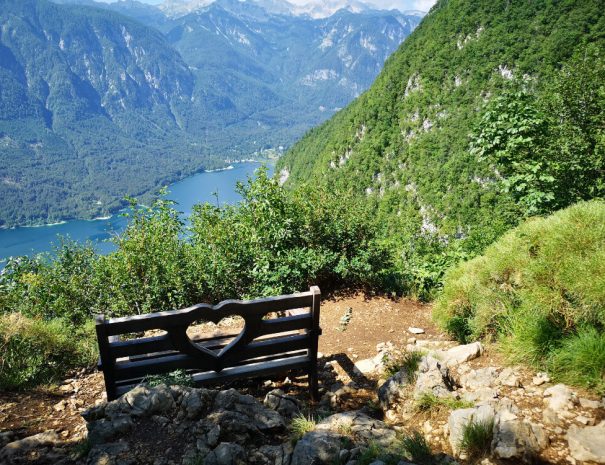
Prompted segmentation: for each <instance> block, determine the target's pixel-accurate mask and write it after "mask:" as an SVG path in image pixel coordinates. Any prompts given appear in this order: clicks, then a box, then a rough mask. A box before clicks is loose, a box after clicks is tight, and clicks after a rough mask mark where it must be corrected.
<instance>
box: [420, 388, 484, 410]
mask: <svg viewBox="0 0 605 465" xmlns="http://www.w3.org/2000/svg"><path fill="white" fill-rule="evenodd" d="M473 405H474V404H473V403H472V402H469V401H466V400H460V399H454V398H453V397H437V396H436V395H435V394H433V393H432V392H423V393H422V394H421V395H420V397H418V399H416V401H415V403H414V408H415V409H416V410H417V411H420V412H428V411H438V410H443V409H447V410H456V409H460V408H469V407H472V406H473Z"/></svg>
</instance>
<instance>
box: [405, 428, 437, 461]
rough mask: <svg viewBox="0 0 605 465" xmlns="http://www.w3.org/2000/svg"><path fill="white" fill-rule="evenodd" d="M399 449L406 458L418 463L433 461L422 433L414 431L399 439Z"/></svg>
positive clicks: (429, 448)
mask: <svg viewBox="0 0 605 465" xmlns="http://www.w3.org/2000/svg"><path fill="white" fill-rule="evenodd" d="M401 449H402V450H403V452H404V454H405V455H406V457H407V458H408V459H410V460H411V461H412V462H414V463H417V464H419V465H429V464H431V463H433V453H432V451H431V447H430V446H429V444H428V442H427V441H426V439H425V438H424V436H423V435H422V434H420V433H419V432H418V431H414V432H413V433H412V434H409V435H407V436H404V437H403V438H402V439H401Z"/></svg>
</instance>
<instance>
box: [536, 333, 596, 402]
mask: <svg viewBox="0 0 605 465" xmlns="http://www.w3.org/2000/svg"><path fill="white" fill-rule="evenodd" d="M547 366H548V368H549V370H550V372H551V373H553V375H554V376H555V377H556V378H557V379H559V380H561V381H562V382H564V383H569V384H577V385H580V386H584V387H586V388H589V389H593V390H595V391H596V392H598V393H599V394H601V395H602V394H604V393H605V333H604V332H603V330H602V329H601V330H597V329H596V328H594V327H590V326H587V327H582V328H580V329H578V331H577V333H576V334H574V335H572V336H570V337H568V338H566V339H564V340H563V341H562V342H561V345H560V347H557V348H556V349H555V350H553V351H552V355H551V356H550V357H549V360H548V365H547Z"/></svg>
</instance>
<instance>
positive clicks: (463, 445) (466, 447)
mask: <svg viewBox="0 0 605 465" xmlns="http://www.w3.org/2000/svg"><path fill="white" fill-rule="evenodd" d="M493 429H494V419H493V418H491V419H489V420H483V421H470V422H469V423H467V424H466V425H465V426H464V429H463V430H462V439H461V440H460V450H461V451H462V452H464V453H465V454H466V455H467V457H468V459H469V460H470V461H474V460H477V459H480V458H483V457H485V456H487V455H488V454H489V452H490V450H491V444H492V438H493V435H494V433H493Z"/></svg>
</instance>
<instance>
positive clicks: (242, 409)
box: [214, 389, 286, 432]
mask: <svg viewBox="0 0 605 465" xmlns="http://www.w3.org/2000/svg"><path fill="white" fill-rule="evenodd" d="M214 408H215V409H216V410H231V411H234V412H238V413H241V414H243V415H245V416H246V417H248V420H249V421H250V422H252V423H253V424H254V426H255V427H256V428H258V429H259V431H263V432H264V431H270V430H274V429H281V428H284V427H285V426H286V425H285V423H284V419H283V418H282V417H281V416H280V414H279V413H277V412H276V411H274V410H270V409H268V408H265V407H264V406H263V405H262V404H261V403H259V402H258V401H257V400H256V399H255V398H254V397H252V396H251V395H248V394H246V395H244V394H240V393H239V392H237V391H236V390H235V389H228V390H226V391H220V392H219V393H218V394H217V396H216V398H215V400H214Z"/></svg>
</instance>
